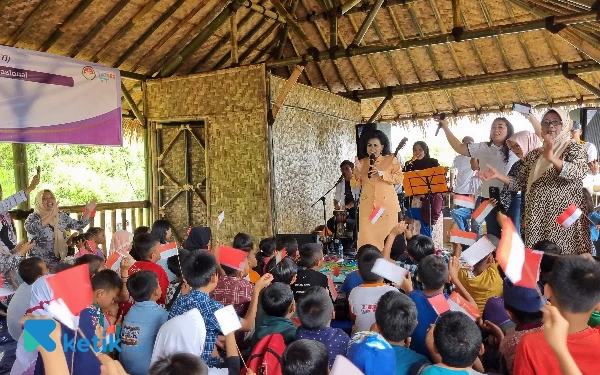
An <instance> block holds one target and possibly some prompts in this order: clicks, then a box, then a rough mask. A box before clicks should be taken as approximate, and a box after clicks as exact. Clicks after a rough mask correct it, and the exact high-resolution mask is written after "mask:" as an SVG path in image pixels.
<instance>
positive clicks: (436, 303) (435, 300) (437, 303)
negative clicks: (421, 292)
mask: <svg viewBox="0 0 600 375" xmlns="http://www.w3.org/2000/svg"><path fill="white" fill-rule="evenodd" d="M427 300H428V301H429V303H430V304H431V307H433V309H434V310H435V312H436V314H438V315H442V314H443V313H445V312H446V311H448V310H450V304H449V303H448V301H447V300H446V296H445V295H444V294H443V293H440V294H438V295H437V296H435V297H431V298H428V299H427Z"/></svg>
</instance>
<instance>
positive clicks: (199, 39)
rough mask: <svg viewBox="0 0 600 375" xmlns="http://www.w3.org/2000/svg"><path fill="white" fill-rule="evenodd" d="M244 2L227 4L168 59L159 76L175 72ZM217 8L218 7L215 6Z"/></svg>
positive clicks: (238, 1)
mask: <svg viewBox="0 0 600 375" xmlns="http://www.w3.org/2000/svg"><path fill="white" fill-rule="evenodd" d="M242 2H243V0H233V1H232V2H231V3H229V5H225V8H224V9H223V10H222V11H221V12H220V13H219V14H218V15H217V16H216V17H215V18H214V19H213V20H212V21H211V22H210V23H209V24H208V25H207V26H206V27H204V28H201V29H200V30H201V31H200V32H199V33H198V34H197V35H196V36H195V37H194V38H193V39H192V40H191V41H190V42H189V43H188V44H187V45H186V46H185V47H183V49H181V51H180V52H178V53H177V54H176V55H175V56H173V57H171V58H170V59H169V61H167V63H166V64H165V65H164V66H163V67H162V68H161V69H160V71H159V72H158V76H159V77H161V78H164V77H170V76H172V75H173V74H175V72H177V69H179V67H180V66H181V64H182V63H183V62H184V61H185V60H186V59H188V58H189V57H191V56H192V55H193V54H194V53H196V51H198V49H200V47H202V45H203V44H204V43H206V41H207V40H208V39H209V38H210V37H211V36H212V35H213V33H214V32H215V31H217V30H218V29H219V28H220V27H221V26H223V24H224V23H225V22H227V20H228V19H229V17H231V15H232V14H233V12H235V11H236V10H238V9H239V8H240V6H241V4H242ZM215 9H217V8H216V7H215ZM201 23H202V22H201ZM196 29H198V27H196Z"/></svg>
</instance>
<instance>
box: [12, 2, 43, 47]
mask: <svg viewBox="0 0 600 375" xmlns="http://www.w3.org/2000/svg"><path fill="white" fill-rule="evenodd" d="M52 4H54V0H47V1H41V2H39V3H38V4H37V6H36V7H35V9H34V10H33V11H32V12H31V13H30V14H29V16H27V18H26V19H25V21H24V22H23V23H22V24H21V26H19V28H18V29H17V30H16V31H15V32H14V33H12V35H11V36H10V37H9V38H8V40H5V41H4V42H2V43H1V44H4V45H7V46H10V47H14V46H15V45H16V44H17V42H18V41H19V39H21V37H22V36H23V35H24V34H25V33H26V32H27V31H28V30H29V29H30V28H31V26H33V23H34V22H35V20H36V19H37V17H38V16H39V15H40V14H42V13H43V12H44V11H45V10H46V9H48V7H50V5H52Z"/></svg>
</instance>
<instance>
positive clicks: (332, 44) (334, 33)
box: [314, 14, 339, 48]
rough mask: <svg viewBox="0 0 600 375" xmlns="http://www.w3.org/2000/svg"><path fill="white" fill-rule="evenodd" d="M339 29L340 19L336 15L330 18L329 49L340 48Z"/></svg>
mask: <svg viewBox="0 0 600 375" xmlns="http://www.w3.org/2000/svg"><path fill="white" fill-rule="evenodd" d="M314 25H317V23H314ZM338 27H339V22H338V18H337V17H336V16H335V15H334V14H332V15H331V17H330V18H329V48H337V46H338V42H339V36H338Z"/></svg>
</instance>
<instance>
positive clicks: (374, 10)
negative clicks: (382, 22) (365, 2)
mask: <svg viewBox="0 0 600 375" xmlns="http://www.w3.org/2000/svg"><path fill="white" fill-rule="evenodd" d="M381 4H383V0H376V1H375V4H373V7H371V10H369V14H367V17H366V18H365V20H364V21H363V23H362V25H360V28H359V29H358V32H357V33H356V36H355V37H354V40H353V41H352V43H351V44H350V45H351V46H358V45H359V44H360V42H362V40H363V38H364V37H365V34H366V33H367V30H369V27H371V24H372V23H373V20H374V19H375V16H376V15H377V12H379V9H380V8H381Z"/></svg>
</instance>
